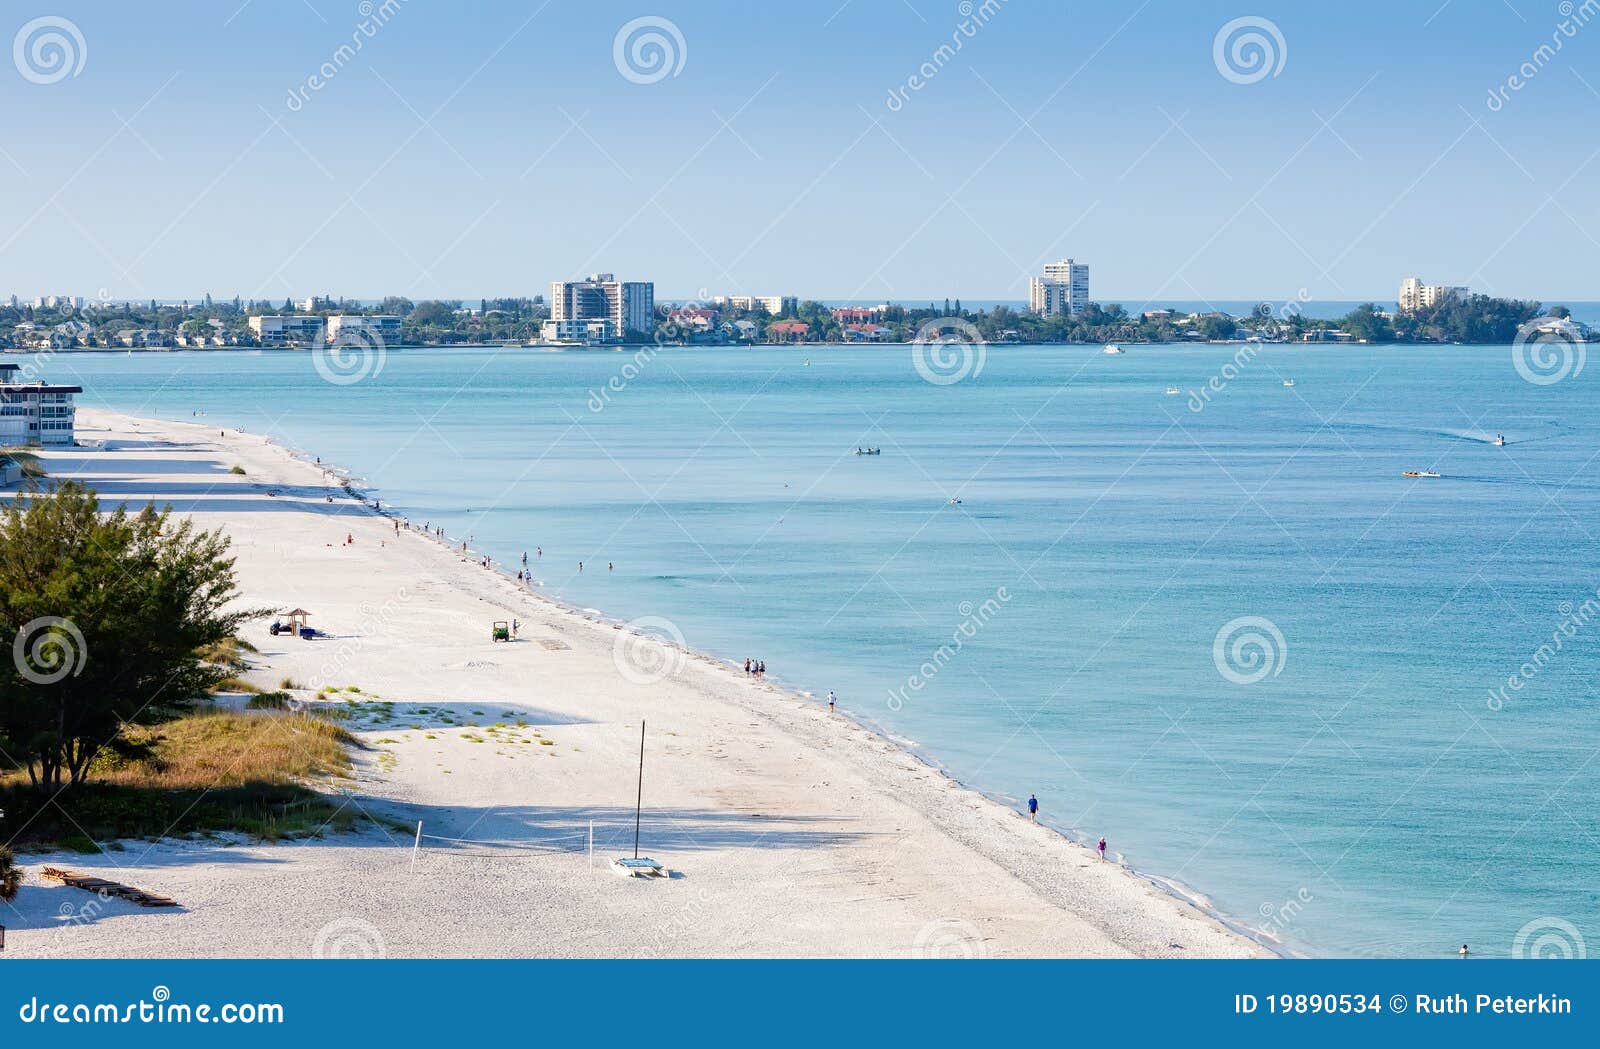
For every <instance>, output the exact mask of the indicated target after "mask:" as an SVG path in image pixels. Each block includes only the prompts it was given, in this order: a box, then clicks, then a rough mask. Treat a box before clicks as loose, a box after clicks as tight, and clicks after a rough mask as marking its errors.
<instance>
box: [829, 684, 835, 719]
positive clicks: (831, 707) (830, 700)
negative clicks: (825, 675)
mask: <svg viewBox="0 0 1600 1049" xmlns="http://www.w3.org/2000/svg"><path fill="white" fill-rule="evenodd" d="M833 704H834V695H833V689H831V688H830V689H828V713H830V714H832V713H833Z"/></svg>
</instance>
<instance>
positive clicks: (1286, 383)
mask: <svg viewBox="0 0 1600 1049" xmlns="http://www.w3.org/2000/svg"><path fill="white" fill-rule="evenodd" d="M1283 384H1284V385H1285V386H1289V387H1292V386H1294V380H1293V379H1285V380H1283Z"/></svg>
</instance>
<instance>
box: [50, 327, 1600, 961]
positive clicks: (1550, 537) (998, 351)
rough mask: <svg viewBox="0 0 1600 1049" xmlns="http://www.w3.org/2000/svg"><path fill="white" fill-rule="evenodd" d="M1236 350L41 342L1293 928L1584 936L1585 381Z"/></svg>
mask: <svg viewBox="0 0 1600 1049" xmlns="http://www.w3.org/2000/svg"><path fill="white" fill-rule="evenodd" d="M1236 353H1238V347H1150V346H1130V347H1128V352H1127V353H1126V354H1123V355H1120V356H1111V355H1105V354H1102V353H1100V351H1099V348H1098V347H1080V346H1074V347H1003V346H994V347H989V348H988V352H987V353H986V355H985V358H984V360H983V363H982V368H981V370H978V371H976V372H975V373H974V374H968V375H967V376H966V377H965V378H964V379H962V380H961V381H958V382H954V383H951V384H949V385H938V384H934V383H930V382H927V381H925V380H924V379H923V378H922V377H921V375H920V374H919V371H918V369H917V368H916V367H915V366H914V363H913V357H912V350H911V349H910V348H907V347H877V348H871V349H854V348H851V349H845V348H820V347H811V348H794V349H765V348H763V349H754V350H738V349H714V350H679V349H671V350H663V351H660V352H659V353H653V354H652V353H646V354H645V355H643V356H642V357H639V356H635V351H625V352H610V351H604V352H602V351H573V352H562V353H551V352H541V351H533V350H482V349H470V350H391V351H390V352H389V353H388V354H387V355H386V356H385V358H384V360H383V362H382V369H381V371H379V372H377V373H376V374H372V375H368V376H367V377H365V378H364V379H362V380H361V381H358V382H354V383H350V384H348V385H341V384H338V383H332V382H329V381H326V379H325V378H324V377H323V375H322V374H321V373H320V372H319V371H318V369H317V368H316V367H315V362H314V360H313V358H312V357H311V355H308V354H303V353H285V352H277V353H253V352H248V351H246V352H226V353H224V352H214V353H171V354H151V353H146V354H135V355H132V356H127V355H122V354H60V355H57V356H55V357H54V358H53V359H51V360H50V361H49V362H48V364H47V366H46V369H45V374H46V376H47V378H49V379H50V380H52V381H57V382H77V383H79V384H81V385H83V386H84V387H85V393H84V395H83V397H82V402H83V403H84V404H86V405H88V406H91V407H93V406H101V407H106V408H110V409H113V410H116V411H121V412H126V413H129V414H132V415H145V416H154V417H161V418H168V419H176V420H181V421H194V419H195V416H194V415H193V413H194V412H196V411H201V412H204V413H205V415H204V419H205V420H208V421H212V422H215V423H216V424H217V425H218V426H219V427H220V426H222V425H227V426H230V427H231V426H236V425H237V426H242V427H244V428H246V429H247V430H250V431H252V432H255V433H266V434H269V435H271V436H273V437H275V438H277V439H279V440H281V441H283V442H284V443H286V444H289V445H291V446H295V447H298V448H302V449H306V450H309V451H311V452H314V453H315V454H317V455H320V456H321V457H322V458H323V459H324V460H325V461H328V462H332V463H339V464H341V465H344V466H348V467H349V468H350V469H351V470H352V471H353V472H354V473H355V474H356V475H357V476H358V477H360V478H361V479H362V480H363V481H364V482H365V484H366V485H367V486H369V487H370V489H371V490H372V491H373V492H374V494H376V495H377V496H379V497H380V498H382V500H383V501H384V503H385V504H386V505H391V506H393V507H394V508H395V509H396V510H397V511H398V512H399V513H402V514H404V515H406V516H408V517H409V518H411V519H412V520H413V521H414V522H416V523H419V524H420V523H421V522H423V521H428V522H430V523H432V524H434V525H438V526H442V527H444V528H445V529H446V531H447V532H448V533H449V534H450V535H451V536H452V537H457V538H460V537H470V542H471V545H472V547H473V548H474V549H477V550H482V551H484V552H486V553H489V554H491V555H493V556H494V557H495V558H497V559H498V560H500V561H501V562H503V563H505V564H506V565H508V566H511V570H512V571H515V569H516V566H517V563H518V559H519V558H520V555H521V554H522V553H523V552H524V551H526V552H527V553H528V555H529V558H530V563H531V565H532V567H533V570H534V574H535V576H536V578H537V579H538V580H539V581H540V584H541V589H542V590H543V591H544V592H545V593H548V594H549V595H550V596H552V597H555V598H557V599H559V600H562V601H564V602H567V603H569V604H572V605H574V606H578V607H587V608H596V609H602V610H604V611H605V613H607V614H608V615H611V616H614V617H617V618H620V619H625V620H626V619H635V618H639V617H646V616H648V617H660V618H662V619H665V620H668V621H670V623H671V624H672V629H676V630H677V631H679V632H681V634H682V636H683V638H684V640H685V641H686V642H687V643H688V644H689V645H691V646H693V647H695V648H698V649H700V650H703V651H706V652H710V653H713V654H715V655H717V656H720V657H723V658H727V659H730V660H735V661H742V660H743V658H744V657H746V656H752V657H757V658H761V659H765V660H766V662H767V664H768V667H769V670H770V671H771V673H772V675H773V676H774V677H776V678H777V679H778V680H779V681H781V682H782V683H784V684H786V685H790V686H792V687H795V688H798V689H802V690H805V691H808V692H811V693H814V694H816V695H818V696H823V695H825V694H826V692H827V691H828V690H829V689H833V690H835V691H836V692H837V693H838V695H839V701H840V704H841V706H843V707H844V708H845V709H847V710H848V711H850V712H851V713H852V714H854V715H856V716H858V717H860V718H861V719H862V720H864V721H866V722H868V723H872V724H875V725H877V726H880V727H881V728H883V729H884V730H885V731H887V732H890V733H892V734H893V735H895V736H896V737H899V738H902V739H905V740H909V741H912V745H913V746H914V747H915V748H916V749H917V750H918V751H919V752H921V753H924V754H926V755H927V756H928V757H930V758H931V759H933V760H936V761H937V762H938V763H939V764H941V765H942V766H943V767H945V768H946V769H948V770H949V772H950V773H951V774H952V775H953V776H955V777H956V778H958V779H959V780H961V781H963V782H964V783H967V784H969V785H971V786H974V787H977V788H979V789H982V790H984V791H986V792H989V793H992V794H995V795H997V796H1001V797H1013V798H1016V799H1026V798H1027V796H1028V795H1029V793H1036V794H1037V795H1038V797H1039V799H1040V802H1041V808H1042V814H1043V816H1044V818H1045V819H1046V820H1047V821H1048V822H1050V823H1051V824H1052V825H1054V826H1057V827H1059V828H1060V829H1062V830H1063V831H1064V832H1066V833H1069V834H1071V835H1073V836H1075V837H1079V838H1081V839H1085V840H1091V841H1092V840H1094V839H1095V838H1097V837H1098V836H1100V835H1102V834H1103V835H1105V837H1106V838H1107V839H1108V846H1109V851H1110V852H1111V853H1112V854H1113V855H1114V856H1116V855H1120V856H1122V857H1124V858H1125V859H1126V860H1127V862H1129V863H1130V864H1132V865H1133V866H1135V867H1137V868H1139V869H1140V870H1143V871H1148V872H1150V873H1151V874H1152V875H1156V876H1160V877H1166V878H1171V879H1174V880H1176V881H1179V882H1182V883H1185V884H1188V885H1192V886H1194V887H1196V889H1198V890H1199V891H1201V892H1203V893H1204V894H1205V895H1206V896H1207V897H1209V898H1210V899H1211V900H1212V901H1214V902H1215V904H1216V905H1217V906H1218V907H1219V908H1220V909H1221V910H1222V911H1223V912H1224V913H1226V914H1229V915H1231V916H1233V917H1234V918H1235V919H1236V920H1238V921H1240V922H1242V923H1245V924H1249V925H1253V926H1256V927H1264V928H1266V930H1267V931H1268V932H1269V933H1271V934H1273V935H1274V936H1275V937H1277V938H1278V939H1280V940H1282V941H1283V942H1285V943H1286V944H1288V945H1290V946H1291V947H1294V948H1296V949H1300V950H1305V951H1308V952H1311V953H1319V954H1369V953H1371V954H1383V955H1390V954H1401V955H1416V956H1443V955H1445V954H1448V953H1451V952H1452V951H1453V950H1454V949H1455V948H1456V947H1459V945H1460V944H1461V943H1462V942H1463V941H1465V942H1468V943H1470V944H1472V947H1473V951H1474V953H1475V954H1481V955H1487V956H1496V955H1505V954H1510V953H1513V951H1514V950H1516V949H1517V946H1518V936H1519V933H1522V932H1523V930H1525V929H1528V928H1529V927H1530V923H1535V922H1539V921H1541V920H1543V919H1551V918H1555V919H1561V920H1563V921H1565V922H1569V923H1571V926H1572V927H1574V928H1575V929H1576V930H1578V932H1579V933H1580V935H1583V936H1585V937H1588V938H1590V939H1593V938H1594V937H1596V936H1600V928H1596V927H1594V925H1593V922H1594V918H1593V915H1594V913H1595V906H1594V902H1595V894H1596V892H1597V891H1600V850H1597V849H1596V847H1595V845H1596V838H1600V831H1597V830H1596V828H1595V827H1594V826H1593V813H1594V811H1595V810H1596V802H1597V801H1600V762H1596V761H1595V760H1594V759H1595V758H1596V757H1600V728H1597V726H1596V724H1595V721H1594V716H1593V711H1594V706H1595V703H1596V693H1595V691H1594V686H1593V684H1592V682H1593V680H1594V679H1595V676H1596V671H1597V669H1600V655H1597V653H1600V638H1597V637H1596V636H1595V635H1596V634H1600V624H1596V623H1594V622H1591V621H1587V619H1586V618H1585V612H1584V607H1585V605H1584V603H1585V601H1587V600H1589V599H1591V598H1593V597H1594V596H1595V589H1596V585H1597V584H1600V571H1597V569H1600V545H1597V543H1596V540H1595V539H1594V538H1593V536H1592V535H1591V534H1590V533H1591V532H1593V531H1595V530H1596V528H1597V527H1600V526H1597V524H1596V522H1597V521H1600V515H1597V514H1596V512H1595V511H1596V509H1597V508H1600V507H1597V504H1600V483H1597V482H1600V477H1597V474H1600V466H1596V464H1595V459H1596V456H1597V454H1600V453H1597V449H1600V422H1597V421H1596V414H1597V413H1596V412H1595V410H1594V409H1595V406H1596V398H1595V396H1594V394H1593V392H1592V390H1591V386H1592V382H1591V380H1590V379H1589V377H1588V376H1587V375H1584V374H1581V373H1580V374H1579V375H1577V376H1573V377H1571V378H1568V379H1567V380H1565V381H1562V382H1558V383H1555V384H1552V385H1547V386H1541V385H1536V384H1533V383H1529V382H1526V381H1524V380H1523V379H1522V378H1521V377H1520V376H1519V374H1518V371H1517V370H1516V369H1515V367H1514V366H1513V361H1512V356H1511V351H1510V350H1509V348H1506V347H1423V348H1410V347H1408V348H1394V347H1337V348H1312V349H1307V348H1301V347H1266V348H1262V349H1260V350H1259V351H1255V350H1252V351H1251V356H1250V357H1249V358H1248V359H1246V360H1245V361H1244V363H1242V364H1241V365H1239V366H1238V368H1237V374H1234V375H1232V376H1231V377H1230V378H1227V379H1226V380H1221V379H1220V378H1219V380H1218V381H1217V382H1212V380H1213V378H1214V377H1220V376H1223V375H1224V374H1225V369H1226V370H1227V371H1229V372H1231V371H1232V367H1233V364H1232V362H1234V361H1235V354H1236ZM808 362H809V363H808ZM968 370H969V371H971V370H972V369H971V368H969V369H968ZM1287 379H1292V380H1294V385H1293V386H1292V387H1288V386H1285V385H1284V381H1285V380H1287ZM1208 383H1209V384H1210V385H1209V386H1208ZM1169 387H1175V388H1177V389H1179V390H1180V391H1181V392H1180V393H1178V394H1171V395H1169V394H1168V393H1167V392H1166V391H1167V389H1168V388H1169ZM1202 390H1205V391H1207V392H1206V394H1205V395H1204V396H1200V395H1199V394H1198V393H1197V391H1202ZM1191 394H1194V396H1191ZM1196 406H1198V407H1199V410H1198V411H1196V410H1194V408H1195V407H1196ZM1496 433H1504V434H1505V435H1506V438H1507V444H1506V445H1505V447H1496V446H1495V445H1494V444H1493V443H1492V438H1493V436H1494V435H1495V434H1496ZM858 446H861V447H867V446H871V447H879V448H881V449H882V454H881V455H875V456H857V455H855V454H854V451H855V449H856V448H857V447H858ZM1405 470H1431V471H1437V472H1439V473H1440V474H1441V475H1442V476H1440V477H1439V478H1436V479H1434V478H1429V479H1408V478H1404V477H1402V476H1401V474H1402V471H1405ZM193 494H194V493H190V492H185V493H174V496H175V497H177V496H179V495H193ZM952 499H959V500H960V501H959V503H952V502H951V500H952ZM540 547H542V549H543V555H542V557H541V556H538V555H537V553H536V551H537V549H538V548H540ZM580 561H581V562H583V570H582V571H581V572H580V571H579V570H578V563H579V562H580ZM608 564H614V565H615V568H614V569H608V567H607V566H608ZM1246 618H1248V619H1249V620H1251V621H1250V622H1246V623H1243V624H1241V625H1240V626H1238V627H1236V628H1235V630H1234V631H1233V632H1232V633H1231V634H1229V635H1227V637H1226V638H1225V641H1226V640H1231V639H1233V638H1235V637H1238V636H1240V634H1241V633H1243V634H1253V635H1255V636H1258V637H1261V638H1264V639H1265V646H1266V647H1265V649H1257V648H1254V647H1252V646H1250V645H1249V644H1246V645H1245V646H1243V647H1242V648H1240V649H1238V650H1237V651H1235V650H1233V649H1231V648H1230V646H1228V645H1227V644H1226V643H1225V644H1224V646H1223V648H1222V652H1221V656H1220V657H1219V656H1218V655H1217V653H1216V651H1215V649H1216V642H1217V639H1218V634H1219V631H1221V630H1222V629H1223V628H1224V626H1225V625H1227V624H1230V623H1233V622H1235V621H1238V620H1241V619H1246ZM1258 620H1264V621H1265V622H1264V623H1261V622H1257V621H1258ZM1564 626H1565V628H1566V629H1565V630H1564V629H1563V627H1564ZM1558 636H1559V637H1560V638H1561V640H1560V644H1559V647H1557V645H1556V643H1555V642H1554V641H1553V638H1555V637H1558ZM1542 645H1543V646H1548V648H1549V649H1550V651H1548V652H1546V653H1545V654H1542V655H1541V654H1540V647H1541V646H1542ZM1253 657H1259V658H1260V660H1261V661H1260V662H1259V663H1252V662H1250V660H1251V659H1252V658H1253ZM1219 662H1220V664H1221V666H1222V669H1221V670H1219ZM1224 670H1225V671H1226V673H1224V672H1223V671H1224ZM1529 670H1531V671H1532V673H1528V672H1527V671H1529ZM1257 676H1259V678H1260V679H1259V680H1254V681H1250V682H1249V683H1240V682H1241V680H1244V679H1249V678H1253V677H1257ZM1511 677H1516V678H1517V681H1518V684H1519V685H1520V687H1518V688H1515V689H1512V688H1505V690H1504V692H1503V693H1501V694H1496V693H1492V692H1491V690H1492V689H1502V688H1504V686H1506V685H1507V680H1508V678H1511ZM1540 928H1543V927H1540ZM1530 935H1532V936H1537V935H1539V933H1538V932H1537V931H1535V932H1533V933H1531V934H1524V935H1523V944H1524V945H1526V943H1527V941H1528V938H1529V936H1530ZM1597 942H1600V941H1597Z"/></svg>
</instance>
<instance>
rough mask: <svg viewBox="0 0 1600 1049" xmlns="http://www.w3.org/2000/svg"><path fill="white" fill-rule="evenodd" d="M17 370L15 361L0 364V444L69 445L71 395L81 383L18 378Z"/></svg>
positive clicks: (71, 440)
mask: <svg viewBox="0 0 1600 1049" xmlns="http://www.w3.org/2000/svg"><path fill="white" fill-rule="evenodd" d="M21 371H22V369H21V368H19V367H18V366H17V365H15V364H0V447H9V448H25V447H28V446H30V445H43V446H45V447H55V448H59V447H70V446H72V445H73V444H74V443H75V441H76V438H75V436H74V430H73V425H74V419H75V418H76V415H77V409H76V408H75V407H74V405H73V401H72V398H73V395H74V394H79V393H82V392H83V387H81V386H51V385H49V384H47V383H42V382H31V381H19V380H20V379H21Z"/></svg>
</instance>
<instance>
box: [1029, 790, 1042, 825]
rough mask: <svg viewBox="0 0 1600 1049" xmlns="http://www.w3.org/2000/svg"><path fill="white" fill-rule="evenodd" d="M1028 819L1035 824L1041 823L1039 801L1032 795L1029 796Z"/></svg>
mask: <svg viewBox="0 0 1600 1049" xmlns="http://www.w3.org/2000/svg"><path fill="white" fill-rule="evenodd" d="M1028 818H1029V819H1031V820H1033V822H1035V823H1038V822H1039V799H1038V798H1036V797H1034V796H1033V795H1032V794H1029V795H1028Z"/></svg>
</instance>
